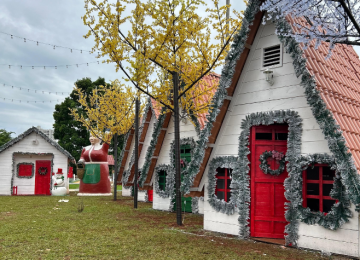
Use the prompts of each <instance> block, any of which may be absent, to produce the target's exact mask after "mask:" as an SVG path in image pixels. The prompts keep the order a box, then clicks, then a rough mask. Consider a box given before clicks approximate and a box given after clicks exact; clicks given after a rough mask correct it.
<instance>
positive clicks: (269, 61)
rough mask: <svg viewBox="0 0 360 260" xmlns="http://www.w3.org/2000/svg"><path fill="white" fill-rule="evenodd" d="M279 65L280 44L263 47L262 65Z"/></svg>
mask: <svg viewBox="0 0 360 260" xmlns="http://www.w3.org/2000/svg"><path fill="white" fill-rule="evenodd" d="M274 65H281V48H280V44H279V45H275V46H272V47H269V48H264V57H263V67H270V66H274Z"/></svg>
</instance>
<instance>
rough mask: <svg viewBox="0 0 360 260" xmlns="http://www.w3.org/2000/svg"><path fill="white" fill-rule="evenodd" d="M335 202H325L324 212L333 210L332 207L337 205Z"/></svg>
mask: <svg viewBox="0 0 360 260" xmlns="http://www.w3.org/2000/svg"><path fill="white" fill-rule="evenodd" d="M335 202H336V201H335V200H323V208H324V210H323V212H325V213H328V212H329V211H330V210H331V207H332V205H334V204H335Z"/></svg>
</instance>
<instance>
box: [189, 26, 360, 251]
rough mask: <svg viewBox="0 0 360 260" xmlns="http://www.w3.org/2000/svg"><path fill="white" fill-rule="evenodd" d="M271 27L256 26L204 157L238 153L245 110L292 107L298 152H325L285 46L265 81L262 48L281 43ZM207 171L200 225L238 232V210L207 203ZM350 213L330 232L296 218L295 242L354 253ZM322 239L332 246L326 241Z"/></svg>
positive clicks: (354, 226)
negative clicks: (297, 122) (298, 128)
mask: <svg viewBox="0 0 360 260" xmlns="http://www.w3.org/2000/svg"><path fill="white" fill-rule="evenodd" d="M274 31H275V27H274V25H273V24H270V23H268V24H266V25H260V27H259V30H258V33H257V34H256V37H255V40H254V43H253V45H252V47H251V51H250V53H249V55H248V59H247V60H246V63H245V66H244V68H243V71H242V74H241V76H240V79H239V82H238V84H237V87H236V89H235V92H234V96H233V98H232V100H231V103H230V105H229V108H228V110H227V111H228V112H227V113H226V116H225V119H224V121H223V124H222V125H221V128H220V131H219V134H218V138H217V139H216V141H215V145H214V148H213V151H212V153H211V155H210V158H209V161H210V160H211V159H212V158H214V157H216V156H237V155H238V143H239V141H238V138H239V135H240V132H241V129H240V124H241V122H242V120H243V119H245V117H246V115H248V114H250V113H256V112H264V111H270V110H279V109H291V110H295V111H297V112H298V113H299V115H300V117H301V118H302V119H303V135H302V146H301V150H302V153H303V154H310V153H329V154H330V150H329V148H328V144H327V141H326V140H325V138H324V135H323V134H322V131H321V130H320V127H319V125H318V124H317V122H316V120H315V118H314V117H313V114H312V112H311V108H310V107H309V105H308V104H307V101H306V98H305V93H304V89H303V87H302V86H300V80H299V79H298V78H296V75H295V71H294V69H293V65H292V59H291V57H290V56H289V55H288V54H286V53H285V52H284V50H283V66H282V67H278V68H274V81H275V83H274V85H273V86H270V85H269V84H268V83H267V82H266V81H265V77H264V74H263V72H262V71H261V56H260V54H261V51H262V49H261V48H263V47H267V46H271V45H274V44H278V43H280V41H279V40H278V38H277V36H276V35H275V34H274ZM208 170H209V169H208V166H207V167H206V169H205V172H204V173H205V174H204V177H203V178H202V180H201V183H200V185H199V187H198V190H201V189H202V188H203V187H204V186H205V204H204V229H207V230H212V231H217V232H223V233H228V234H235V235H237V234H238V231H239V226H238V221H237V217H238V214H234V215H231V216H228V215H226V214H222V213H219V212H216V211H215V210H213V208H212V207H211V206H210V205H209V203H208V202H207V199H208V194H207V188H206V184H207V181H208V180H207V172H208ZM192 190H194V189H192ZM353 215H354V217H353V218H352V219H351V222H350V223H348V224H345V225H343V226H342V227H341V228H340V229H339V230H337V231H329V230H326V229H324V228H322V227H318V226H309V225H306V224H304V223H300V227H299V235H300V239H299V246H300V247H309V248H313V249H318V250H327V249H329V251H332V252H334V253H340V254H343V253H344V250H346V248H347V247H349V252H346V254H351V255H354V256H355V255H356V256H358V252H359V249H358V248H359V232H358V231H359V223H358V221H359V220H358V213H357V212H355V211H354V210H353ZM327 243H328V244H329V245H331V246H328V245H325V244H327ZM344 248H345V249H344ZM330 249H331V250H330Z"/></svg>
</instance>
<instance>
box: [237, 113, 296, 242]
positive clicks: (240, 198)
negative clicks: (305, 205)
mask: <svg viewBox="0 0 360 260" xmlns="http://www.w3.org/2000/svg"><path fill="white" fill-rule="evenodd" d="M274 123H279V124H282V123H287V124H288V125H289V135H288V140H287V152H286V158H285V160H286V161H288V162H289V163H288V164H287V171H288V173H289V176H288V178H286V180H285V182H284V186H285V190H286V192H285V196H286V198H287V199H288V200H289V201H290V202H288V203H286V208H287V211H286V213H285V218H286V220H287V221H289V222H290V223H289V224H288V225H287V226H286V228H288V227H289V225H290V226H291V229H287V230H286V232H285V233H287V234H288V235H287V236H286V243H287V244H289V243H292V244H293V245H296V241H297V227H298V220H297V214H298V210H297V206H296V207H294V204H293V203H291V202H292V197H291V196H297V194H296V192H298V193H299V194H302V186H301V185H302V178H301V176H299V170H297V168H298V169H300V171H301V166H300V165H296V164H295V162H296V158H298V157H299V156H300V154H301V135H302V126H301V124H302V120H301V118H300V117H299V115H298V113H297V112H295V111H290V110H279V111H270V112H263V113H253V114H250V115H248V116H246V118H245V119H244V120H243V121H242V122H241V129H242V132H241V134H240V137H239V148H238V149H239V150H238V163H239V164H238V166H237V167H235V169H234V170H233V179H232V182H231V184H232V186H233V190H232V197H234V199H235V201H236V206H237V208H238V212H239V218H238V221H239V224H240V229H239V235H240V237H241V238H244V239H246V238H248V237H249V236H250V229H249V219H250V201H251V199H250V176H249V171H250V167H249V164H250V161H249V159H248V155H249V154H250V150H249V147H248V146H249V144H250V141H249V137H250V128H251V127H252V126H257V125H271V124H274ZM300 175H301V174H300ZM293 180H297V181H298V182H295V183H294V182H293ZM295 184H296V189H293V187H291V185H295ZM289 185H290V186H289ZM289 191H290V192H289ZM297 198H298V199H299V200H300V202H302V196H300V197H297ZM289 212H291V213H292V212H294V213H295V215H294V216H295V217H294V218H289V217H288V214H289ZM290 216H293V214H291V215H290ZM289 239H290V240H289Z"/></svg>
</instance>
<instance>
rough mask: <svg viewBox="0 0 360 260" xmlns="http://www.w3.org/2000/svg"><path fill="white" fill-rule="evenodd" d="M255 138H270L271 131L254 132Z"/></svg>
mask: <svg viewBox="0 0 360 260" xmlns="http://www.w3.org/2000/svg"><path fill="white" fill-rule="evenodd" d="M255 139H256V140H272V133H256V134H255Z"/></svg>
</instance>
